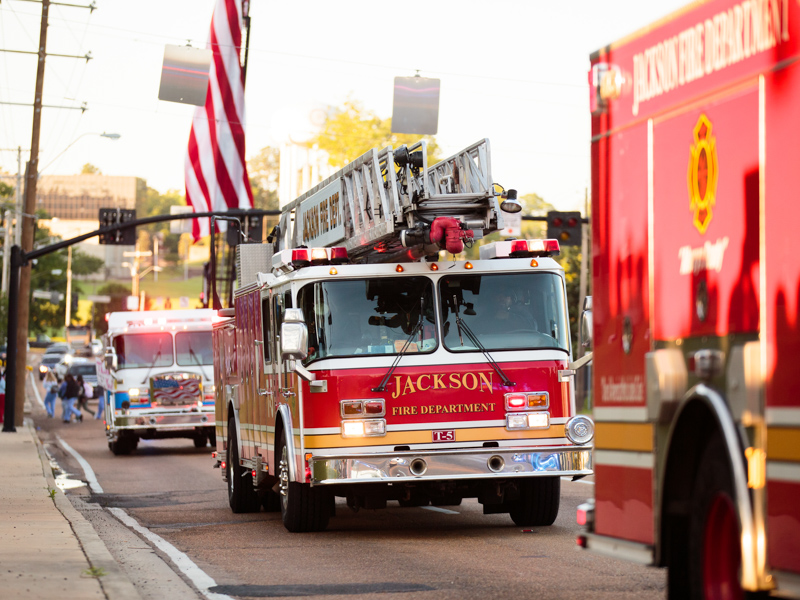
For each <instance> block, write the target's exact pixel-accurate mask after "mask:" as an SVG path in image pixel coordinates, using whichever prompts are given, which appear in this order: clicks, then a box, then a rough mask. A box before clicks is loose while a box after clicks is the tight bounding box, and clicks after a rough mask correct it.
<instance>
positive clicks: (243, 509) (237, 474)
mask: <svg viewBox="0 0 800 600" xmlns="http://www.w3.org/2000/svg"><path fill="white" fill-rule="evenodd" d="M203 441H205V438H203ZM225 468H226V470H227V476H228V504H230V507H231V510H232V511H233V512H234V513H237V514H239V513H248V512H258V510H259V508H260V505H261V503H260V502H259V500H258V495H257V494H256V491H255V490H254V489H253V478H252V477H250V474H249V473H246V472H245V470H244V468H243V467H242V466H241V465H240V464H239V444H238V442H237V440H236V421H235V420H234V419H231V420H230V421H228V462H227V463H226V464H225Z"/></svg>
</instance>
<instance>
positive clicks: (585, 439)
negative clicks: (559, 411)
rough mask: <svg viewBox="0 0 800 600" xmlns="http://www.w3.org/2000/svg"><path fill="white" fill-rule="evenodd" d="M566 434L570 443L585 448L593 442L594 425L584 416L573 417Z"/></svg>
mask: <svg viewBox="0 0 800 600" xmlns="http://www.w3.org/2000/svg"><path fill="white" fill-rule="evenodd" d="M564 433H565V435H566V436H567V439H568V440H569V441H570V442H572V443H573V444H577V445H578V446H583V445H584V444H588V443H589V442H591V441H592V438H593V437H594V423H593V422H592V420H591V419H590V418H589V417H584V416H583V415H580V416H577V417H572V418H571V419H570V420H569V421H567V425H566V427H565V428H564Z"/></svg>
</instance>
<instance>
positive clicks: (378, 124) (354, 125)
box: [310, 98, 439, 169]
mask: <svg viewBox="0 0 800 600" xmlns="http://www.w3.org/2000/svg"><path fill="white" fill-rule="evenodd" d="M420 139H423V140H425V141H426V142H427V144H428V161H429V162H437V161H438V160H439V156H438V155H439V145H438V144H437V143H436V140H435V138H434V137H433V136H429V135H425V136H414V135H408V134H404V133H392V120H391V119H381V118H380V117H379V116H378V115H377V114H376V113H375V112H373V111H369V110H367V109H365V108H364V107H363V106H362V104H361V103H360V102H357V101H356V100H353V99H352V98H349V99H348V100H347V101H345V103H344V106H343V107H342V108H340V109H331V111H330V113H329V115H328V118H327V120H326V121H325V126H324V127H323V129H322V131H320V133H319V134H318V135H317V136H316V137H314V138H312V140H311V142H310V143H311V144H315V145H317V146H318V147H319V148H320V149H321V150H324V151H325V152H327V153H328V157H329V158H328V162H329V164H330V165H331V166H332V167H334V168H336V169H341V168H342V167H344V166H345V165H346V164H347V163H349V162H350V161H351V160H354V159H356V158H358V157H359V156H361V155H362V154H364V153H365V152H366V151H368V150H369V149H371V148H383V147H385V146H392V147H393V148H397V147H398V146H401V145H403V144H406V145H409V146H410V145H411V144H414V143H416V142H418V141H419V140H420Z"/></svg>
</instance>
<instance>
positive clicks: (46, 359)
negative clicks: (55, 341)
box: [39, 352, 64, 381]
mask: <svg viewBox="0 0 800 600" xmlns="http://www.w3.org/2000/svg"><path fill="white" fill-rule="evenodd" d="M62 356H64V355H63V354H58V353H56V352H50V353H47V354H45V355H44V356H43V357H42V362H40V363H39V381H41V380H42V379H44V378H45V376H46V375H47V373H48V371H53V372H54V373H55V367H56V365H57V364H58V362H59V361H60V360H61V357H62Z"/></svg>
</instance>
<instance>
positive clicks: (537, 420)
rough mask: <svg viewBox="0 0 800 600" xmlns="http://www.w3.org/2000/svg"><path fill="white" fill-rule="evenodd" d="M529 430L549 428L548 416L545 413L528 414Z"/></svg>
mask: <svg viewBox="0 0 800 600" xmlns="http://www.w3.org/2000/svg"><path fill="white" fill-rule="evenodd" d="M528 427H529V428H530V429H547V428H548V427H550V415H549V414H548V413H546V412H537V413H528Z"/></svg>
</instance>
